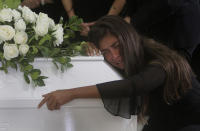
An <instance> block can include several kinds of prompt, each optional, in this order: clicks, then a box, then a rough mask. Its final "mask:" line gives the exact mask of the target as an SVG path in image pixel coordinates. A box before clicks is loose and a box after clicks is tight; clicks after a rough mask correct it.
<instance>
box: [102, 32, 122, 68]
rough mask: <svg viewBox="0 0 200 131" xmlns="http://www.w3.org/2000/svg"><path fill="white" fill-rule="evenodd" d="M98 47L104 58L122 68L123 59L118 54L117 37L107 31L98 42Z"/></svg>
mask: <svg viewBox="0 0 200 131" xmlns="http://www.w3.org/2000/svg"><path fill="white" fill-rule="evenodd" d="M99 48H100V51H101V53H102V55H103V56H104V58H105V59H106V60H107V61H108V62H109V63H110V64H111V65H113V66H115V67H117V68H119V69H122V70H123V69H124V61H123V58H122V56H121V54H120V45H119V42H118V39H117V38H116V37H115V36H114V35H112V34H110V33H108V34H107V35H106V36H105V37H104V38H103V39H102V40H101V41H100V42H99Z"/></svg>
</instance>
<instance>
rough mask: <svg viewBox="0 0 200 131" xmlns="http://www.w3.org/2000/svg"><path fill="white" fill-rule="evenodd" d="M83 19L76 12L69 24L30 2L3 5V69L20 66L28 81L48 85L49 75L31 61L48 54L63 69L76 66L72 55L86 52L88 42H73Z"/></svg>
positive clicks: (0, 66)
mask: <svg viewBox="0 0 200 131" xmlns="http://www.w3.org/2000/svg"><path fill="white" fill-rule="evenodd" d="M81 23H82V19H80V18H78V17H76V16H75V17H72V18H71V19H69V21H68V22H67V23H65V24H63V21H62V19H61V20H60V22H59V24H55V23H54V21H53V20H52V19H51V18H49V17H48V15H47V14H44V13H39V14H36V13H34V12H32V11H31V10H30V9H29V8H28V7H26V6H24V7H21V6H19V7H18V8H17V9H11V8H8V7H4V8H2V9H0V70H3V71H4V72H5V73H8V68H9V67H11V68H14V69H16V70H18V69H20V71H21V72H23V73H24V79H25V81H26V82H27V83H30V82H31V81H32V82H33V83H34V85H35V86H44V85H45V83H44V79H46V78H47V77H46V76H41V71H40V70H39V69H34V67H33V65H32V64H31V63H32V62H34V58H36V57H46V58H52V62H53V63H54V64H55V66H56V67H57V68H58V69H61V70H62V71H64V69H65V68H68V67H72V64H70V56H74V55H77V54H79V53H82V52H83V48H82V46H83V45H84V42H79V41H78V42H76V41H74V40H73V42H71V39H73V38H74V37H75V32H76V31H79V30H80V24H81Z"/></svg>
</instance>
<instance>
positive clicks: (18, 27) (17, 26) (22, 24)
mask: <svg viewBox="0 0 200 131" xmlns="http://www.w3.org/2000/svg"><path fill="white" fill-rule="evenodd" d="M15 29H16V30H17V31H25V30H26V23H25V22H24V20H23V19H19V20H18V21H16V22H15Z"/></svg>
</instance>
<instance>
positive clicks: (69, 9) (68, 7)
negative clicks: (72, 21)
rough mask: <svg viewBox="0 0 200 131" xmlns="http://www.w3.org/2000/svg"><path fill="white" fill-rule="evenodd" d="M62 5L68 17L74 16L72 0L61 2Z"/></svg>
mask: <svg viewBox="0 0 200 131" xmlns="http://www.w3.org/2000/svg"><path fill="white" fill-rule="evenodd" d="M62 4H63V6H64V8H65V11H66V12H67V15H68V16H69V17H72V16H74V15H75V13H74V9H73V3H72V0H62Z"/></svg>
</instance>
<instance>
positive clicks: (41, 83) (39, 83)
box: [34, 79, 45, 86]
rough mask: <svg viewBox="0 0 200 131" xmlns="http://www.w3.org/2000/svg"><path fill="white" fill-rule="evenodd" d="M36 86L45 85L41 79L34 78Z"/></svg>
mask: <svg viewBox="0 0 200 131" xmlns="http://www.w3.org/2000/svg"><path fill="white" fill-rule="evenodd" d="M34 82H35V84H36V86H45V84H44V81H43V79H38V80H34Z"/></svg>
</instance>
